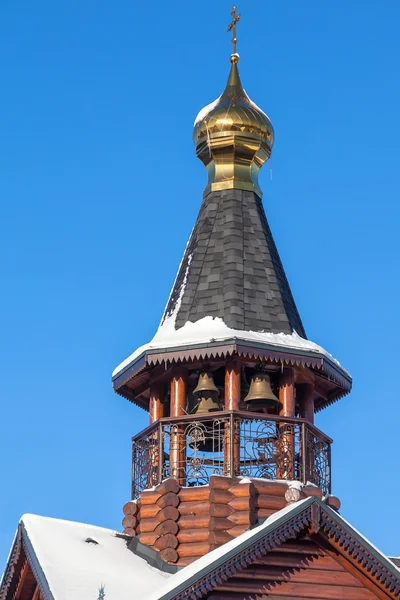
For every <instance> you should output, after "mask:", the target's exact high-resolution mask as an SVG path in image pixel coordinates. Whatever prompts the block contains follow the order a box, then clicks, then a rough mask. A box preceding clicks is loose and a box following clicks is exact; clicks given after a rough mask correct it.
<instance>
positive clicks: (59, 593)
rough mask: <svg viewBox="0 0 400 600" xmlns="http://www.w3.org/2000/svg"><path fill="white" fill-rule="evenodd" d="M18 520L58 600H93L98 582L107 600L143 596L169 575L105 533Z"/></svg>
mask: <svg viewBox="0 0 400 600" xmlns="http://www.w3.org/2000/svg"><path fill="white" fill-rule="evenodd" d="M21 522H22V524H23V526H24V528H25V531H26V534H27V536H28V538H29V540H30V542H31V545H32V547H33V549H34V553H35V555H36V558H37V560H38V562H39V564H40V567H41V569H42V571H43V573H44V575H45V578H46V580H47V583H48V586H49V589H50V592H51V593H52V596H53V597H54V598H56V599H57V600H72V598H73V600H89V599H91V598H97V597H98V590H99V588H100V586H101V584H104V585H105V592H106V598H110V600H111V599H115V600H132V598H148V597H149V596H150V595H151V594H152V593H153V592H155V590H157V589H158V588H159V587H160V586H162V585H163V584H165V582H166V579H167V578H168V577H170V576H171V575H170V574H168V573H163V572H161V571H159V570H158V569H155V568H153V567H151V566H150V565H149V564H148V563H147V562H146V561H145V560H143V559H142V558H140V557H139V556H136V555H135V554H134V553H133V552H132V551H131V550H129V549H128V547H127V545H126V540H125V539H123V538H120V537H117V532H115V531H112V530H110V529H104V528H102V527H95V526H93V525H86V524H84V523H75V522H72V521H62V520H60V519H51V518H49V517H38V516H37V515H24V516H23V517H22V519H21ZM87 539H92V540H95V541H96V542H97V544H94V543H92V544H90V543H87V542H86V541H85V540H87Z"/></svg>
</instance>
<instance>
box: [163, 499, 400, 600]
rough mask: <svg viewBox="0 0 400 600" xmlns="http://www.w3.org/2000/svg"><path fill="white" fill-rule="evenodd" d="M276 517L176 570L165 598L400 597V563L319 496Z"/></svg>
mask: <svg viewBox="0 0 400 600" xmlns="http://www.w3.org/2000/svg"><path fill="white" fill-rule="evenodd" d="M271 519H272V520H271ZM271 519H268V520H267V521H266V522H265V523H264V524H262V525H260V526H259V527H256V528H254V530H253V532H252V533H251V535H249V534H247V535H245V537H244V538H243V541H242V542H240V537H239V538H237V540H234V541H232V542H229V543H227V544H226V547H225V552H222V553H221V550H222V548H219V549H218V550H216V551H215V553H216V554H214V557H213V553H212V552H211V553H210V554H209V555H208V557H203V558H201V559H199V561H198V569H197V570H195V569H193V567H194V565H196V563H193V565H191V566H190V567H189V568H188V569H189V570H188V571H187V578H186V579H184V578H183V576H184V573H185V569H184V570H183V571H182V573H181V575H180V576H177V575H175V576H173V577H172V579H171V584H172V583H174V578H176V579H175V582H176V585H175V586H171V585H169V589H165V591H164V593H163V594H162V595H161V596H160V598H159V600H295V599H297V600H376V599H378V600H389V599H391V600H397V599H399V598H400V570H399V569H398V568H397V567H396V566H395V565H394V564H393V563H392V562H391V561H390V560H389V559H388V558H387V557H385V556H384V555H383V554H381V553H380V552H379V551H378V550H377V549H376V548H375V547H374V546H372V545H371V544H370V543H369V542H368V540H366V539H365V538H364V537H362V536H361V535H360V534H359V533H358V532H357V531H356V530H355V529H353V528H352V527H351V525H350V524H348V523H347V522H346V521H344V519H342V517H341V516H340V515H338V514H337V513H336V512H335V511H334V510H332V509H331V508H329V507H328V506H326V504H324V503H323V502H322V501H321V500H319V499H318V498H308V499H306V500H302V501H300V502H297V503H294V504H293V506H292V507H287V508H286V509H284V510H283V511H280V513H276V515H275V516H273V517H271ZM249 533H250V532H249Z"/></svg>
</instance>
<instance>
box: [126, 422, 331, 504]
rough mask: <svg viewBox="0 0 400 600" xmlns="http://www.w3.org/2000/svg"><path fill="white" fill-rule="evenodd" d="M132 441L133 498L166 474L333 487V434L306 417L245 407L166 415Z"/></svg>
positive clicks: (192, 482)
mask: <svg viewBox="0 0 400 600" xmlns="http://www.w3.org/2000/svg"><path fill="white" fill-rule="evenodd" d="M132 442H133V477H132V497H133V498H137V497H138V495H139V494H140V492H142V491H143V490H144V489H148V488H151V487H152V486H154V485H157V484H158V483H160V482H161V481H162V480H163V479H165V478H166V477H175V478H176V479H178V480H179V481H180V483H181V484H182V485H186V486H196V485H204V484H207V483H208V481H209V478H210V476H211V475H215V474H216V475H230V476H240V475H241V476H249V477H261V478H264V479H278V480H279V479H286V480H297V481H301V482H303V483H307V482H311V483H314V484H315V485H317V486H318V487H320V488H321V489H322V491H323V493H324V494H328V493H330V488H331V443H332V440H331V439H330V438H329V437H327V436H326V435H325V434H324V433H322V432H321V431H320V430H319V429H317V428H316V427H314V426H313V425H311V424H310V423H308V422H306V421H305V420H304V419H296V418H288V417H278V416H273V415H263V414H260V413H250V412H244V411H243V412H242V411H227V412H215V413H207V414H202V415H196V416H193V415H187V416H182V417H167V418H163V419H160V420H159V421H157V422H156V423H154V424H153V425H151V426H150V427H148V428H147V429H145V430H144V431H142V432H141V433H139V434H138V435H136V436H135V437H134V438H133V440H132Z"/></svg>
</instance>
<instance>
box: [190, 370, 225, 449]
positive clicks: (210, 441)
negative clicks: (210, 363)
mask: <svg viewBox="0 0 400 600" xmlns="http://www.w3.org/2000/svg"><path fill="white" fill-rule="evenodd" d="M218 395H219V390H218V388H217V386H216V385H215V383H214V379H213V377H212V375H211V374H210V373H208V372H207V371H205V372H203V373H200V375H199V380H198V382H197V386H196V388H195V389H194V390H193V396H194V397H195V398H196V404H195V406H194V408H193V410H192V411H191V413H192V414H196V415H202V414H206V413H211V412H216V411H218V410H220V407H219V404H218V402H217V397H218ZM219 433H220V432H219V428H218V427H217V431H215V427H214V422H213V421H202V422H201V423H199V426H198V432H197V439H196V440H193V442H192V443H190V444H189V445H190V446H191V447H192V448H193V449H194V448H196V450H197V451H200V452H220V450H221V447H222V440H221V439H220V437H221V436H220V435H218V434H219Z"/></svg>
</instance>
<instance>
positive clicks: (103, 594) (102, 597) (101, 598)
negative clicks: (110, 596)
mask: <svg viewBox="0 0 400 600" xmlns="http://www.w3.org/2000/svg"><path fill="white" fill-rule="evenodd" d="M105 597H106V592H105V586H104V585H102V586H101V588H100V589H99V597H98V600H105Z"/></svg>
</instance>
